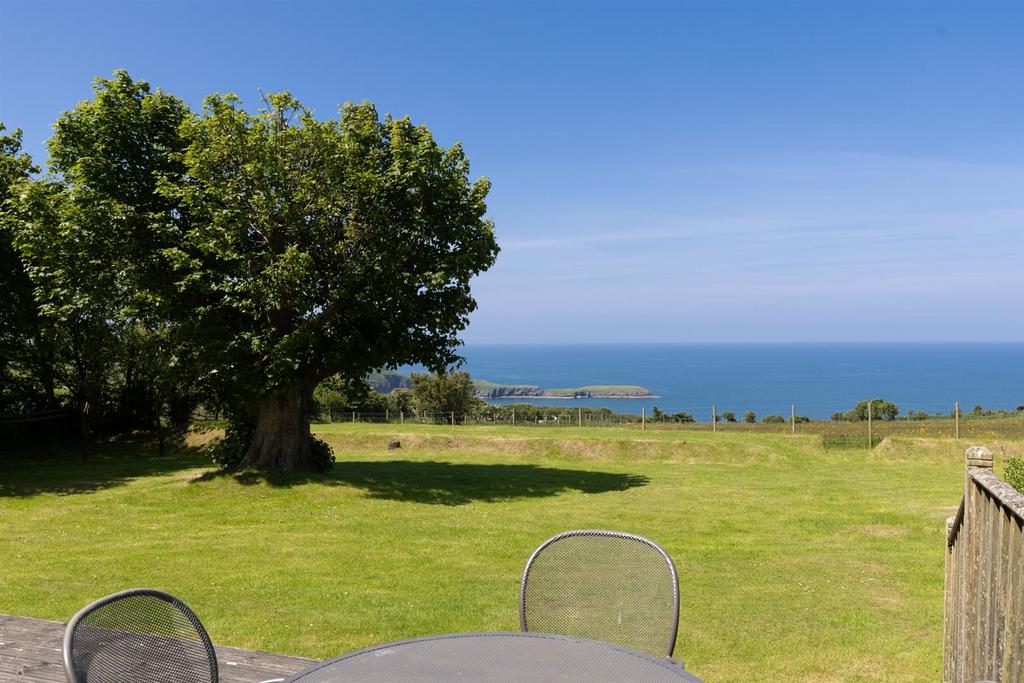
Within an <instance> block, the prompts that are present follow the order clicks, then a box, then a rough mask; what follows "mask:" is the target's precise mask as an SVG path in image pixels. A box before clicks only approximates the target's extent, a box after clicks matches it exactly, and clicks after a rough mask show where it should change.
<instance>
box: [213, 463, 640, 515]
mask: <svg viewBox="0 0 1024 683" xmlns="http://www.w3.org/2000/svg"><path fill="white" fill-rule="evenodd" d="M219 477H231V478H233V479H234V480H235V481H237V482H238V483H240V484H243V485H252V484H258V483H261V482H265V483H267V484H269V485H270V486H275V487H288V486H296V485H301V484H306V483H320V484H326V485H329V486H350V487H354V488H358V489H363V490H364V491H366V493H367V495H368V496H369V497H370V498H379V499H383V500H398V501H404V502H413V503H427V504H432V505H464V504H466V503H471V502H485V503H494V502H498V501H510V500H516V499H521V498H543V497H547V496H555V495H558V494H560V493H564V492H567V491H579V492H581V493H607V492H609V491H625V490H627V489H631V488H634V487H637V486H644V485H646V484H647V483H648V481H649V480H648V478H647V477H645V476H642V475H636V474H617V473H614V472H595V471H590V470H570V469H560V468H555V467H542V466H539V465H529V464H490V465H488V464H477V463H452V462H443V461H413V460H382V461H373V460H370V461H342V462H338V463H335V465H334V467H333V468H332V469H331V471H330V472H328V473H326V474H303V473H289V472H253V471H245V472H208V473H206V474H204V475H202V476H200V477H198V478H196V479H195V480H193V481H195V482H200V481H210V480H212V479H215V478H219Z"/></svg>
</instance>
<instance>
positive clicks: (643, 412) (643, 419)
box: [640, 407, 647, 432]
mask: <svg viewBox="0 0 1024 683" xmlns="http://www.w3.org/2000/svg"><path fill="white" fill-rule="evenodd" d="M640 431H641V432H644V431H647V408H645V407H641V408H640Z"/></svg>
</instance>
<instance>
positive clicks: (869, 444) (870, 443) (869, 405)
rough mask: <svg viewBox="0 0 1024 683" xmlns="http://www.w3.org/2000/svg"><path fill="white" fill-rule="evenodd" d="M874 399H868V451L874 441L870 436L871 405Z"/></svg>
mask: <svg viewBox="0 0 1024 683" xmlns="http://www.w3.org/2000/svg"><path fill="white" fill-rule="evenodd" d="M873 403H874V401H868V450H869V451H870V450H871V449H872V448H873V447H874V442H873V441H872V438H871V406H872V404H873Z"/></svg>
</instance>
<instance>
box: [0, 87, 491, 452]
mask: <svg viewBox="0 0 1024 683" xmlns="http://www.w3.org/2000/svg"><path fill="white" fill-rule="evenodd" d="M55 129H56V132H55V134H54V136H53V138H52V139H51V140H50V153H51V157H52V160H53V163H52V166H51V171H52V175H51V176H50V177H49V178H48V179H46V180H45V181H41V182H38V183H34V184H33V185H32V186H31V187H30V188H29V189H28V190H27V191H26V193H25V196H24V197H23V201H21V203H20V205H21V212H22V213H21V218H20V220H19V227H18V230H17V232H18V234H19V237H18V240H19V248H20V249H21V250H22V253H23V254H24V255H25V257H26V260H27V262H29V264H30V273H29V274H30V275H31V277H32V280H33V283H34V285H35V287H36V288H37V292H38V295H39V296H38V298H39V300H40V301H41V302H43V304H44V306H46V307H48V309H47V310H48V312H49V313H52V314H54V315H56V316H63V317H65V318H67V319H69V320H70V319H72V318H76V319H83V318H88V319H90V320H93V321H98V322H99V323H100V324H105V325H109V326H111V328H112V329H119V330H121V333H119V334H122V336H125V335H126V334H127V330H129V329H130V330H132V333H133V334H135V333H136V332H138V329H139V326H141V329H143V330H148V334H149V335H150V336H151V337H152V345H151V346H150V347H147V348H150V349H151V351H152V353H151V354H149V355H147V354H135V357H146V358H152V359H154V363H155V367H156V368H170V367H171V366H173V367H174V374H175V376H181V374H182V373H184V372H186V371H188V372H190V373H192V374H193V376H195V377H198V378H202V381H203V382H205V383H207V384H208V387H209V389H211V390H212V391H214V392H215V394H216V396H217V397H218V398H219V399H221V400H222V401H224V402H227V403H228V404H229V405H233V406H235V410H236V412H237V413H239V414H242V413H246V412H249V413H251V412H254V411H258V410H259V409H258V407H257V406H260V405H268V404H267V401H266V399H267V398H268V397H275V396H283V395H286V394H290V393H293V392H295V391H298V390H301V391H302V392H304V393H309V394H310V399H311V392H312V388H313V387H315V386H316V384H317V383H319V382H320V381H321V380H323V379H324V378H326V377H329V376H332V375H336V374H337V375H339V376H340V377H341V378H342V379H350V380H354V381H355V380H359V379H361V378H362V377H364V376H365V375H366V373H367V372H369V371H371V370H373V369H376V368H385V367H394V366H397V365H401V364H407V363H419V364H423V365H425V366H427V367H429V368H431V369H438V370H439V369H443V368H445V367H447V366H449V365H451V364H453V363H454V362H455V361H456V360H457V356H456V354H455V350H456V348H457V346H458V344H459V342H458V336H457V335H458V333H459V332H460V331H461V330H462V329H463V328H464V327H465V326H466V324H467V321H468V315H469V313H470V312H471V311H472V310H473V309H474V308H475V307H476V302H475V301H474V300H473V298H472V296H471V294H470V287H469V284H470V280H471V279H472V277H473V276H475V275H477V274H478V273H480V272H481V271H483V270H485V269H487V268H489V267H490V266H491V265H492V264H493V263H494V260H495V258H496V256H497V253H498V247H497V244H496V242H495V239H494V229H493V225H492V223H491V221H490V220H488V219H487V218H486V217H485V214H486V211H487V206H486V203H485V200H486V196H487V192H488V190H489V188H490V184H489V183H488V181H487V180H486V179H479V180H477V181H475V182H474V181H471V180H470V177H469V161H468V159H467V158H466V155H465V153H464V152H463V150H462V148H461V147H460V146H459V145H455V146H453V147H451V148H448V149H445V148H443V147H441V146H440V145H438V144H437V142H436V141H435V140H434V138H433V136H432V135H431V133H430V131H429V129H427V127H426V126H423V125H415V124H413V122H412V121H411V120H410V119H409V118H408V117H406V118H400V119H395V118H391V117H385V118H383V119H381V118H380V117H379V116H378V114H377V111H376V109H375V108H374V106H373V105H372V104H371V103H368V102H364V103H361V104H352V103H348V104H345V105H343V106H342V108H341V110H340V115H339V117H338V118H336V119H332V120H326V121H321V120H318V119H317V118H316V117H314V116H313V114H312V113H311V112H310V111H309V110H307V109H306V108H305V107H303V106H302V104H301V103H300V102H299V101H298V100H297V99H295V98H294V97H293V96H292V95H291V94H289V93H287V92H282V93H271V94H268V95H265V96H264V97H263V101H262V105H261V106H260V107H259V108H257V109H256V110H255V111H249V110H247V109H246V108H245V107H243V105H242V102H241V100H240V99H239V98H238V97H236V96H234V95H231V94H226V95H221V94H214V95H211V96H209V97H207V98H206V99H205V100H204V102H203V108H202V111H201V112H200V113H198V114H195V113H193V112H191V111H190V110H189V109H188V107H187V106H186V105H185V103H184V102H182V101H181V100H179V99H177V98H175V97H173V96H171V95H168V94H166V93H164V92H162V91H160V90H153V89H152V88H151V87H150V86H149V84H148V83H146V82H145V81H139V80H133V79H132V78H131V77H130V76H129V75H128V74H127V73H126V72H123V71H118V72H115V73H114V75H113V77H112V78H110V79H97V80H96V81H95V84H94V97H93V98H92V99H91V100H88V101H85V102H81V103H79V104H78V105H77V106H76V107H75V108H74V109H73V110H71V111H70V112H67V113H65V114H64V115H63V116H61V117H60V119H58V121H57V123H56V125H55ZM0 144H2V139H0ZM10 159H14V160H15V161H17V157H16V156H12V157H10ZM17 163H22V165H24V163H23V162H21V161H17ZM7 164H8V157H5V166H4V168H5V169H6V168H7ZM3 172H4V173H7V171H3ZM14 175H17V172H15V173H14ZM0 189H2V187H0ZM142 336H143V337H144V336H145V335H142ZM136 337H139V335H138V334H136ZM140 338H141V337H140ZM135 346H136V347H138V346H139V345H138V344H135ZM308 403H309V402H308V401H305V402H304V401H285V402H283V403H282V405H284V404H287V405H289V406H301V405H305V404H308ZM256 422H258V420H257V421H256ZM258 432H259V433H260V434H263V432H262V431H259V430H258ZM261 438H263V437H262V436H261Z"/></svg>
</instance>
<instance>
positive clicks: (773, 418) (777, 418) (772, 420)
mask: <svg viewBox="0 0 1024 683" xmlns="http://www.w3.org/2000/svg"><path fill="white" fill-rule="evenodd" d="M761 422H762V423H763V424H785V423H786V418H784V417H782V416H781V415H765V416H764V417H763V418H761Z"/></svg>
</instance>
